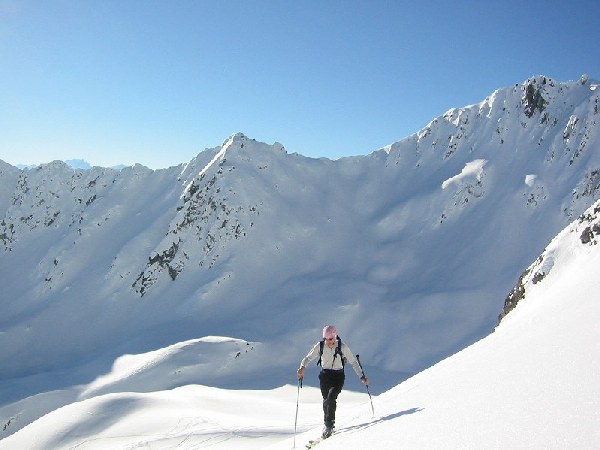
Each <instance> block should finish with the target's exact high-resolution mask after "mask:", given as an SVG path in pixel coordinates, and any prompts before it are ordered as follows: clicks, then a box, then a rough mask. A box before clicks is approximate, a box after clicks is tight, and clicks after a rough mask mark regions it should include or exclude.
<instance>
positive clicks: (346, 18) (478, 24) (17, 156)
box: [0, 0, 600, 169]
mask: <svg viewBox="0 0 600 450" xmlns="http://www.w3.org/2000/svg"><path fill="white" fill-rule="evenodd" d="M599 9H600V5H599V4H598V2H597V1H595V0H590V1H576V2H569V3H568V4H567V3H564V2H562V1H558V0H556V1H554V0H534V1H528V2H523V1H520V0H515V1H513V0H507V1H497V2H480V1H477V0H473V1H461V0H456V1H453V2H448V1H421V2H408V1H393V2H392V1H373V0H369V1H344V2H342V1H336V0H332V1H326V2H325V1H312V0H307V1H302V2H287V1H272V0H267V1H261V2H249V1H241V0H231V1H191V0H182V1H178V2H167V1H154V0H149V1H146V0H144V1H142V0H126V1H122V0H114V1H113V0H105V1H102V2H99V1H91V0H51V1H40V0H0V60H1V61H2V63H1V70H0V159H2V160H4V161H6V162H8V163H11V164H14V165H16V164H39V163H44V162H49V161H52V160H55V159H62V160H68V159H85V160H86V161H88V162H89V163H91V164H93V165H101V166H111V165H118V164H127V165H129V164H134V163H140V164H143V165H146V166H148V167H150V168H152V169H159V168H165V167H169V166H174V165H178V164H180V163H185V162H188V161H189V160H191V159H192V158H193V157H195V156H196V155H197V154H198V153H199V152H201V151H202V150H204V149H205V148H212V147H216V146H218V145H220V144H222V143H223V142H224V141H225V140H226V139H227V137H228V136H230V135H232V134H234V133H236V132H242V133H244V134H246V135H248V136H249V137H251V138H254V139H257V140H259V141H262V142H266V143H273V142H275V141H277V142H280V143H281V144H283V145H284V146H285V148H286V150H287V151H288V152H290V153H293V152H298V153H301V154H303V155H305V156H310V157H328V158H332V159H337V158H340V157H343V156H352V155H363V154H368V153H370V152H372V151H375V150H377V149H379V148H381V147H383V146H385V145H388V144H390V143H393V142H396V141H398V140H401V139H402V138H404V137H407V136H409V135H411V134H413V133H415V132H417V131H419V130H420V129H421V128H423V127H424V126H426V125H427V124H428V123H429V122H430V121H431V120H432V119H434V118H436V117H438V116H440V115H442V114H443V113H444V112H445V111H447V110H448V109H450V108H453V107H461V106H466V105H469V104H473V103H477V102H479V101H481V100H483V99H484V98H485V97H486V96H487V95H489V94H491V93H492V92H493V91H494V90H495V89H497V88H502V87H506V86H511V85H513V84H516V83H520V82H523V81H524V80H526V79H527V78H529V77H531V76H534V75H538V74H543V75H547V76H549V77H551V78H554V79H556V80H557V81H567V80H574V79H579V77H580V76H581V75H582V74H584V73H585V74H589V75H590V76H591V77H592V78H595V79H598V78H600V51H599V49H598V45H597V43H598V42H599V41H600V30H599V29H598V27H597V24H596V23H595V18H596V17H597V16H598V12H599Z"/></svg>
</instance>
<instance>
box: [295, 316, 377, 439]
mask: <svg viewBox="0 0 600 450" xmlns="http://www.w3.org/2000/svg"><path fill="white" fill-rule="evenodd" d="M317 357H319V361H318V362H317V365H320V366H321V372H320V373H319V385H320V387H321V395H322V396H323V420H324V422H325V427H324V428H323V436H322V437H323V438H328V437H329V436H331V434H332V433H333V428H334V426H335V410H336V408H337V397H338V395H339V394H340V392H341V391H342V388H343V387H344V380H345V378H346V376H345V374H344V364H345V363H346V362H348V363H350V365H351V366H352V368H353V369H354V372H356V374H357V375H358V377H359V378H360V380H361V381H362V382H363V384H365V385H368V384H369V379H368V378H367V377H366V376H365V375H364V373H363V371H362V368H361V366H360V364H359V362H358V360H357V359H356V357H355V356H354V354H353V353H352V351H351V350H350V348H349V347H348V345H346V343H344V342H342V340H341V339H340V338H339V336H338V334H337V329H336V327H335V326H334V325H327V326H326V327H325V328H323V340H322V341H319V342H317V343H316V344H315V345H314V346H313V347H312V348H311V349H310V351H309V352H308V354H307V355H306V356H305V357H304V358H303V359H302V361H301V362H300V367H299V368H298V371H297V376H298V380H302V379H303V378H304V370H305V369H306V367H307V365H308V364H309V363H310V362H311V361H313V360H315V359H316V358H317Z"/></svg>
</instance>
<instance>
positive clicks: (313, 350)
mask: <svg viewBox="0 0 600 450" xmlns="http://www.w3.org/2000/svg"><path fill="white" fill-rule="evenodd" d="M318 356H319V342H317V343H316V344H315V345H314V346H313V348H311V349H310V351H309V352H308V353H307V355H306V356H305V357H304V358H302V361H300V367H306V366H308V364H309V363H310V362H311V361H313V360H315V359H317V357H318Z"/></svg>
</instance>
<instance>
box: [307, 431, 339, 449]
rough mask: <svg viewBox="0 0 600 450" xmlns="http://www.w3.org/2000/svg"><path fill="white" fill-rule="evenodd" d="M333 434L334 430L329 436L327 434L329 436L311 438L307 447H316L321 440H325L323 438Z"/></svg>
mask: <svg viewBox="0 0 600 450" xmlns="http://www.w3.org/2000/svg"><path fill="white" fill-rule="evenodd" d="M332 435H333V432H332V433H331V434H330V435H329V436H327V437H320V438H318V439H311V440H310V441H308V442H307V443H306V448H307V449H311V448H314V446H315V445H317V444H318V443H319V442H321V441H323V440H325V439H327V438H328V437H330V436H332Z"/></svg>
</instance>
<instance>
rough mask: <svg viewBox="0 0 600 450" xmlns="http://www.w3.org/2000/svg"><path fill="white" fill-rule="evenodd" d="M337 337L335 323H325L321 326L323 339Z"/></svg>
mask: <svg viewBox="0 0 600 450" xmlns="http://www.w3.org/2000/svg"><path fill="white" fill-rule="evenodd" d="M336 337H337V330H336V329H335V325H327V326H326V327H325V328H323V338H325V339H335V338H336Z"/></svg>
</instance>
